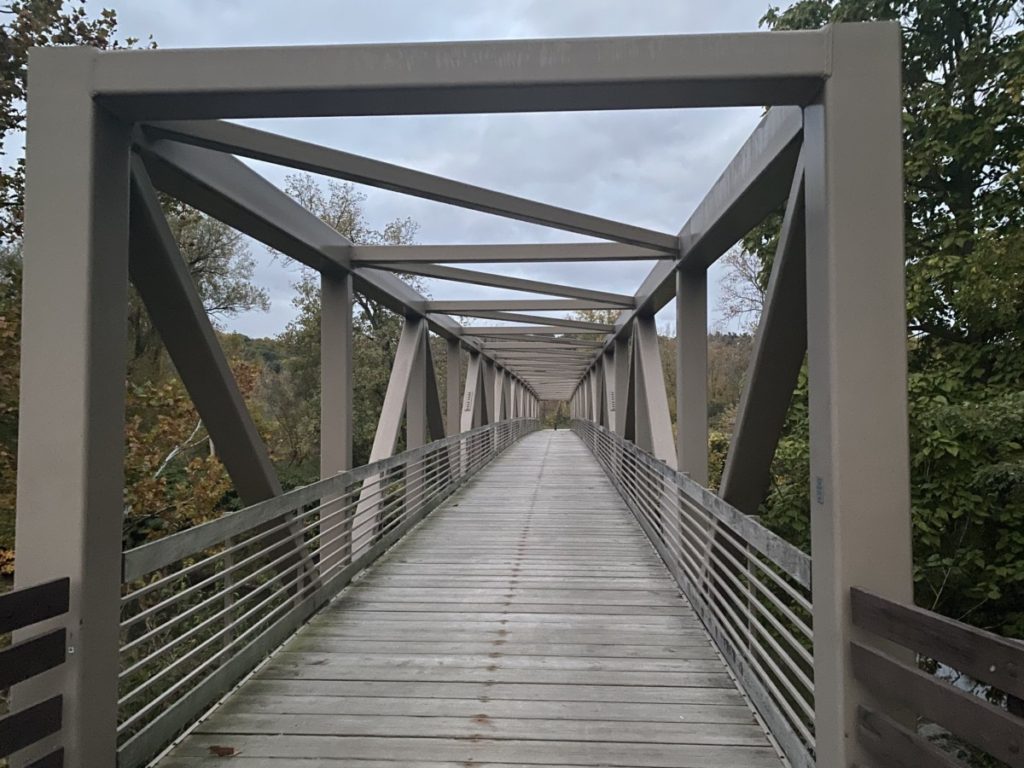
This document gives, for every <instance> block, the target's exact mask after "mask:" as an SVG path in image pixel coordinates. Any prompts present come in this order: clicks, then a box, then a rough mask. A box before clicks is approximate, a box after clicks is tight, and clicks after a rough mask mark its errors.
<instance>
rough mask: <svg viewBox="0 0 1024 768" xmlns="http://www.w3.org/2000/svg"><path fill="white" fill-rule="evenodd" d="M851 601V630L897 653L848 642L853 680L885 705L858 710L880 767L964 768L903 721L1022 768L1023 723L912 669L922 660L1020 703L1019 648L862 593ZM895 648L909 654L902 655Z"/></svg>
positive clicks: (1023, 664) (860, 733)
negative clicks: (934, 727)
mask: <svg viewBox="0 0 1024 768" xmlns="http://www.w3.org/2000/svg"><path fill="white" fill-rule="evenodd" d="M850 598H851V608H852V611H853V623H854V624H855V625H856V626H857V627H859V628H860V629H862V630H864V631H865V632H866V633H867V637H866V638H865V640H866V641H867V640H870V639H881V640H885V641H888V642H889V643H892V644H893V645H895V646H896V655H894V654H893V653H891V652H889V651H888V650H882V649H881V647H880V645H881V644H875V643H869V642H863V643H862V642H858V641H854V642H853V643H851V649H850V650H851V654H852V663H853V673H854V675H855V676H856V677H857V679H858V680H860V682H861V683H862V684H863V685H864V686H865V687H866V688H868V690H870V691H871V693H872V694H873V695H874V696H875V697H877V699H878V700H879V701H881V702H883V706H881V707H880V708H879V710H875V709H872V708H870V707H866V706H862V707H861V708H860V710H859V722H858V727H857V738H858V739H859V740H860V742H861V743H862V744H863V745H864V748H865V749H866V750H867V751H868V752H869V753H870V754H871V755H872V756H873V757H874V759H875V760H876V761H877V762H876V765H877V767H878V768H920V767H922V766H940V767H941V768H967V766H968V765H970V763H968V762H964V761H962V760H961V759H959V758H958V757H957V756H954V755H952V754H950V753H949V752H946V751H944V750H942V749H940V748H939V747H938V746H936V745H935V744H934V743H932V742H930V741H928V740H927V739H925V738H924V737H923V736H921V735H920V734H919V733H918V730H917V727H916V723H915V724H908V722H907V721H908V720H911V721H912V720H918V721H925V722H930V723H934V724H936V725H938V726H940V727H942V728H944V729H946V730H948V731H949V732H950V733H951V734H952V735H953V736H955V737H956V738H957V739H959V740H960V741H962V742H963V743H965V744H968V745H970V746H971V747H974V748H976V749H978V750H980V751H981V752H982V753H984V754H985V755H987V756H989V757H992V758H995V759H996V760H1000V761H1002V762H1003V763H1005V764H1006V765H1009V766H1012V767H1013V768H1020V767H1024V719H1022V718H1020V717H1017V716H1016V715H1014V714H1012V713H1011V712H1009V711H1008V710H1007V709H1004V708H1003V707H1001V706H999V705H998V704H994V703H991V702H989V701H986V700H985V699H982V698H980V697H979V696H976V695H974V694H973V693H971V692H969V691H966V690H962V689H960V688H958V687H956V686H954V685H953V684H952V683H950V682H947V681H946V680H943V679H941V678H940V677H936V676H935V675H931V674H928V673H927V672H924V671H922V670H921V669H919V668H918V665H917V663H916V658H917V657H926V658H929V659H932V660H934V661H936V662H939V663H941V664H943V665H945V666H947V667H949V668H951V669H953V670H956V671H957V672H960V673H962V674H964V675H968V676H969V677H971V678H973V679H974V680H977V681H979V682H981V683H984V684H987V685H991V686H993V687H994V688H996V689H998V690H999V691H1001V692H1003V693H1005V694H1006V695H1007V696H1013V697H1017V698H1024V643H1022V642H1020V641H1018V640H1011V639H1008V638H1005V637H1000V636H999V635H995V634H992V633H991V632H986V631H985V630H982V629H978V628H976V627H972V626H969V625H967V624H963V623H962V622H959V621H954V620H953V619H948V618H946V617H944V616H939V615H938V614H935V613H932V612H931V611H927V610H924V609H923V608H918V607H916V606H912V605H902V604H900V603H896V602H893V601H891V600H888V599H886V598H883V597H880V596H878V595H876V594H873V593H871V592H868V591H866V590H863V589H856V588H855V589H853V590H851V594H850ZM900 648H903V649H907V650H909V651H912V652H913V654H905V655H900V654H899V649H900ZM883 709H884V710H887V711H881V710H883ZM864 768H867V766H865V767H864Z"/></svg>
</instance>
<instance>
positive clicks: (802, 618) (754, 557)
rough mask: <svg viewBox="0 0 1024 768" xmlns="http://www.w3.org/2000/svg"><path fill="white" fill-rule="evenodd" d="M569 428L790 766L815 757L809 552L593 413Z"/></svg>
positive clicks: (805, 765)
mask: <svg viewBox="0 0 1024 768" xmlns="http://www.w3.org/2000/svg"><path fill="white" fill-rule="evenodd" d="M572 428H573V431H574V432H575V433H576V434H577V435H578V436H579V437H580V438H581V439H582V440H583V442H584V443H585V444H586V445H587V447H588V448H589V449H590V451H591V452H592V453H593V454H594V456H595V458H596V459H597V461H598V463H599V464H600V465H601V467H602V468H603V469H604V471H605V473H606V474H607V475H608V477H609V478H610V479H611V481H612V484H613V485H614V486H615V488H616V489H617V490H618V492H619V493H620V494H621V496H622V498H623V499H624V500H625V502H626V504H627V505H628V506H629V508H630V509H631V510H632V512H633V513H634V515H636V518H637V520H638V521H639V523H640V525H641V527H642V528H643V529H644V531H645V532H646V533H647V536H648V537H649V538H650V540H651V542H652V544H653V545H654V547H655V549H657V551H658V553H659V555H660V556H661V558H662V560H664V562H665V564H666V565H667V566H668V569H669V571H670V572H671V573H672V575H673V577H674V578H675V580H676V582H677V583H678V584H679V586H680V588H681V589H682V591H683V593H684V595H685V596H686V597H687V599H688V600H689V602H690V604H691V605H692V607H693V609H694V610H695V611H696V613H697V614H698V615H699V616H700V618H701V620H702V621H703V623H704V626H705V627H706V628H707V630H708V632H709V634H710V635H711V637H712V639H713V640H714V642H715V644H716V645H717V647H718V650H719V652H720V653H721V654H722V656H723V657H724V658H725V660H726V662H727V663H728V665H729V667H730V669H731V670H732V672H733V674H734V675H735V677H736V678H737V680H738V682H739V683H740V685H741V687H742V688H743V690H744V692H745V693H746V694H747V696H748V697H749V698H750V700H751V702H752V703H753V705H754V707H755V708H756V709H757V711H758V714H759V715H760V716H761V717H762V718H763V720H764V721H765V724H766V726H767V727H768V730H769V731H770V732H771V734H772V735H773V737H774V738H775V739H776V741H777V742H778V744H779V746H780V748H781V749H782V750H783V752H784V753H785V754H786V756H787V758H788V759H789V762H790V764H791V765H793V766H794V768H812V767H813V766H814V757H813V754H814V658H813V632H812V622H811V559H810V557H809V556H808V555H807V554H806V553H804V552H802V551H801V550H799V549H797V548H796V547H794V546H793V545H791V544H789V543H788V542H786V541H785V540H783V539H781V538H780V537H779V536H777V535H776V534H774V533H772V532H771V531H769V530H768V529H767V528H765V527H764V526H763V525H761V524H760V523H758V522H757V521H756V520H755V519H753V518H751V517H750V516H748V515H744V514H743V513H741V512H739V511H738V510H736V509H735V508H733V507H731V506H730V505H728V504H727V503H725V502H724V501H722V500H721V499H720V498H718V497H717V496H715V495H714V494H713V493H711V491H709V490H707V489H706V488H704V487H702V486H701V485H699V484H697V483H695V482H694V481H692V480H690V478H689V477H687V476H686V475H684V474H682V473H679V472H676V471H675V470H673V469H671V468H670V467H668V466H666V465H665V464H664V463H662V462H661V461H659V460H658V459H656V458H655V457H654V456H652V455H650V454H648V453H646V452H645V451H643V450H641V449H640V448H638V447H637V446H636V445H634V444H633V443H631V442H629V441H627V440H624V439H623V438H621V437H619V436H618V435H616V434H615V433H613V432H610V431H609V430H607V429H605V428H604V427H601V426H599V425H597V424H595V423H594V422H592V421H586V420H574V421H573V426H572Z"/></svg>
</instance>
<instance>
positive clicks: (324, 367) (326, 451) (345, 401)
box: [320, 274, 352, 478]
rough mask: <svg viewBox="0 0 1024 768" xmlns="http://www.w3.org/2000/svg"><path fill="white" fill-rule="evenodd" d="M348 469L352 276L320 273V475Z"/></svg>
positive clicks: (349, 466)
mask: <svg viewBox="0 0 1024 768" xmlns="http://www.w3.org/2000/svg"><path fill="white" fill-rule="evenodd" d="M349 469H352V276H351V275H350V274H346V275H334V274H321V275H320V477H322V478H323V477H330V476H331V475H335V474H337V473H339V472H345V471H346V470H349Z"/></svg>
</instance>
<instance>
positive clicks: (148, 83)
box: [93, 31, 830, 120]
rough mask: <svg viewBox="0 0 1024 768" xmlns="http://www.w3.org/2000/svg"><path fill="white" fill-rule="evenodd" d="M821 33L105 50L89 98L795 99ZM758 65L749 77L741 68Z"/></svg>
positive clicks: (355, 107) (247, 101)
mask: <svg viewBox="0 0 1024 768" xmlns="http://www.w3.org/2000/svg"><path fill="white" fill-rule="evenodd" d="M828 40H829V38H828V35H827V34H826V33H825V32H822V31H810V32H771V33H764V32H762V33H753V34H751V33H747V34H714V35H685V36H684V35H671V36H669V35H666V36H650V37H620V38H569V39H549V40H507V41H487V42H457V43H416V44H408V43H406V44H397V45H345V46H304V47H294V46H293V47H280V48H275V47H263V48H220V49H192V50H155V51H154V50H146V51H114V52H104V53H99V54H97V55H95V57H94V66H93V71H94V74H93V77H94V82H95V89H94V92H95V94H96V96H97V97H98V100H99V101H100V102H101V103H102V104H104V105H105V106H107V107H108V108H110V109H112V110H113V111H114V112H116V113H118V114H120V115H121V116H123V117H126V118H128V119H131V120H167V119H204V120H205V119H211V118H243V117H312V116H326V115H335V116H343V115H394V114H401V115H412V114H456V113H480V112H547V111H559V112H561V111H571V110H604V109H664V108H676V107H733V106H758V107H760V106H764V105H765V104H806V103H807V102H809V101H810V100H811V99H812V98H814V96H815V95H816V94H817V93H818V92H819V90H820V89H821V82H822V80H823V79H824V78H825V77H827V76H828V74H829V71H830V59H829V49H828ZM751 73H756V77H751Z"/></svg>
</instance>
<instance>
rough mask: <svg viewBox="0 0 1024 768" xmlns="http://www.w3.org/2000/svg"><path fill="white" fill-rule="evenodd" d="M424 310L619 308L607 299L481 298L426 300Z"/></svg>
mask: <svg viewBox="0 0 1024 768" xmlns="http://www.w3.org/2000/svg"><path fill="white" fill-rule="evenodd" d="M423 309H424V311H426V312H446V313H448V314H458V313H459V312H460V311H465V310H469V311H472V310H478V309H484V310H497V311H499V312H502V311H504V312H515V311H523V310H548V311H578V310H583V309H612V310H621V309H622V306H621V305H619V304H612V303H610V302H607V301H585V300H583V299H482V300H474V299H470V300H462V301H444V300H441V301H428V302H426V303H424V305H423Z"/></svg>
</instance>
